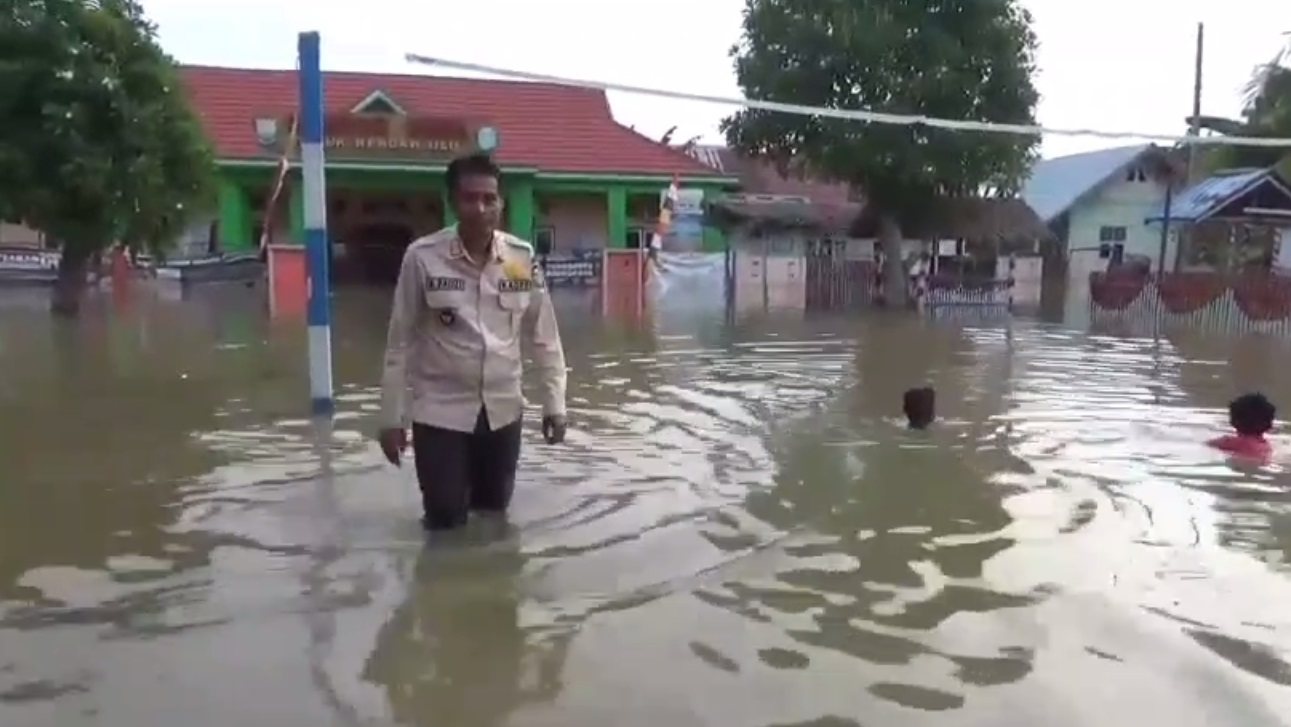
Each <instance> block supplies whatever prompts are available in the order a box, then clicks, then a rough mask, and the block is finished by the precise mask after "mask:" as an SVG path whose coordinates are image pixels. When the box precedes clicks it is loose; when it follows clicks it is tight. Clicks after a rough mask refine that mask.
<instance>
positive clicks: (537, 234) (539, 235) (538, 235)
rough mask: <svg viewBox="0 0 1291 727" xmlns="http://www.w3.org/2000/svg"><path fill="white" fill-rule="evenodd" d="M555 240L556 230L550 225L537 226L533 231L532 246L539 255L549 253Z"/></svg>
mask: <svg viewBox="0 0 1291 727" xmlns="http://www.w3.org/2000/svg"><path fill="white" fill-rule="evenodd" d="M555 242H556V230H555V229H553V228H551V227H538V228H535V229H534V231H533V246H534V249H535V250H536V251H537V253H538V254H539V255H550V254H551V249H552V247H553V246H554V245H555Z"/></svg>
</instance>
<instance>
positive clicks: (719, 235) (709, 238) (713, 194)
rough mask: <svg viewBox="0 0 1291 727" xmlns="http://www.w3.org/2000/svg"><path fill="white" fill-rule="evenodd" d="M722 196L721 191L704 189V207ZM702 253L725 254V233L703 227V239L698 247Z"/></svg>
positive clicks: (710, 226) (706, 226) (715, 228)
mask: <svg viewBox="0 0 1291 727" xmlns="http://www.w3.org/2000/svg"><path fill="white" fill-rule="evenodd" d="M721 194H722V190H720V189H714V188H712V187H708V188H705V189H704V206H705V208H707V206H708V204H709V203H711V202H712V201H714V200H715V199H716V198H717V197H718V196H720V195H721ZM700 249H701V250H703V251H704V252H726V233H724V232H722V231H721V230H720V229H718V228H717V227H715V226H713V225H704V239H703V242H702V243H701V245H700Z"/></svg>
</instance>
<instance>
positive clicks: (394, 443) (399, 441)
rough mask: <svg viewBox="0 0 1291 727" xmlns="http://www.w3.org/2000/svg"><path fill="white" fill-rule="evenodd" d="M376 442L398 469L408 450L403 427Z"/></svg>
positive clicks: (390, 429)
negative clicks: (404, 452)
mask: <svg viewBox="0 0 1291 727" xmlns="http://www.w3.org/2000/svg"><path fill="white" fill-rule="evenodd" d="M562 431H563V430H562ZM377 441H378V442H380V443H381V453H382V454H384V455H385V456H386V461H387V462H389V463H390V464H392V465H394V466H395V467H399V466H400V465H401V464H402V462H401V460H402V456H403V451H404V450H405V449H407V448H408V433H407V432H405V431H404V429H403V427H388V428H386V429H382V430H381V432H380V433H378V434H377Z"/></svg>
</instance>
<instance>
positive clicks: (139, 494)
mask: <svg viewBox="0 0 1291 727" xmlns="http://www.w3.org/2000/svg"><path fill="white" fill-rule="evenodd" d="M247 320H248V321H251V323H247V324H246V325H247V326H248V330H252V331H258V330H259V329H258V328H256V327H255V326H257V325H259V324H257V323H255V321H257V320H258V319H257V318H255V317H254V316H252V317H249V318H247ZM569 328H570V331H571V332H570V333H569V334H568V336H569V339H570V340H569V342H568V348H569V354H568V358H569V360H570V363H571V367H572V371H571V375H570V392H569V400H570V408H571V417H572V418H573V420H574V423H575V425H576V426H575V429H574V430H573V431H572V432H571V435H570V439H569V442H568V443H567V444H566V445H565V446H562V447H554V448H553V447H545V446H543V445H542V444H541V443H540V442H539V437H538V432H537V424H536V422H535V421H533V420H534V419H536V417H530V419H529V420H528V421H527V423H526V445H525V451H524V454H523V458H522V472H521V477H520V483H519V489H518V493H517V497H516V502H515V503H514V506H513V511H512V516H511V518H510V522H509V523H497V522H489V521H487V520H481V521H479V522H476V523H473V524H472V525H471V527H469V528H468V529H467V530H466V531H464V532H461V533H455V534H451V535H448V536H445V537H437V538H434V539H432V541H431V542H430V543H429V544H428V545H427V544H426V542H425V538H424V536H423V535H422V533H421V531H420V528H419V526H418V524H417V517H418V515H419V513H418V512H417V511H416V507H417V503H418V497H417V495H416V492H415V483H414V482H413V480H412V474H411V472H409V471H407V469H406V468H405V469H403V470H395V469H393V468H390V467H388V466H386V465H384V464H383V463H382V462H381V460H380V456H379V454H378V453H377V451H376V449H375V447H374V445H373V444H372V443H371V440H370V433H371V430H372V427H373V426H374V422H375V416H376V412H377V410H378V409H379V395H378V392H377V391H376V390H375V389H374V388H373V386H372V385H371V378H372V368H373V366H374V362H375V361H376V360H377V353H376V352H375V348H376V347H378V346H379V345H380V343H381V342H380V337H379V335H374V334H373V333H371V330H370V329H371V326H370V321H368V320H366V319H364V320H357V321H354V322H352V324H350V325H347V324H345V323H344V321H342V325H341V327H340V329H339V330H338V336H339V340H338V341H337V351H338V359H337V370H338V372H339V375H340V377H341V379H342V384H341V387H340V393H339V396H338V406H339V408H340V412H339V414H338V416H337V417H336V419H335V420H334V421H333V422H332V423H330V424H329V425H326V426H322V425H318V424H315V423H312V422H310V421H307V420H303V419H298V418H293V417H291V416H288V414H290V413H291V412H293V411H295V410H296V404H295V399H294V398H293V397H294V396H296V395H297V394H298V393H299V391H302V390H303V387H302V386H301V385H300V382H299V379H298V377H296V376H295V375H294V374H292V373H285V372H290V371H292V370H293V369H292V367H293V366H294V364H291V363H289V362H290V361H298V360H299V357H300V356H303V353H302V351H303V342H302V341H301V340H300V339H299V337H297V336H295V335H294V334H281V333H272V332H267V333H264V334H263V335H262V337H260V338H255V336H254V335H253V336H251V337H249V338H247V339H246V340H243V341H235V342H234V343H236V344H237V345H232V344H230V343H229V342H228V341H224V342H223V343H221V345H220V346H218V347H215V348H213V349H211V350H208V351H207V354H206V356H207V357H206V358H198V357H193V358H185V357H187V356H188V355H189V351H190V349H191V348H192V346H191V345H188V344H184V343H182V342H180V343H178V344H176V345H175V346H174V349H173V350H171V349H164V348H163V347H164V346H166V345H167V343H166V341H167V340H168V339H167V337H166V336H164V335H154V336H150V338H149V341H150V344H149V345H150V346H152V350H153V351H154V354H155V355H156V356H158V357H160V360H161V361H163V362H165V364H164V365H166V366H169V367H172V368H175V367H179V366H181V364H178V363H176V361H179V360H181V359H182V367H183V369H184V370H186V371H188V372H190V377H191V378H190V379H188V381H190V382H195V383H193V385H192V386H189V390H188V392H187V394H186V395H185V396H184V397H179V396H177V395H175V393H174V392H172V391H170V390H167V391H166V392H158V393H157V394H156V395H155V396H152V395H145V397H144V398H143V399H140V400H138V401H136V402H135V404H134V406H135V409H133V410H132V411H135V412H137V414H135V416H134V419H133V421H131V424H132V425H133V429H132V431H131V432H130V436H128V437H127V436H124V435H122V434H114V433H113V432H112V431H111V430H110V429H105V428H103V426H102V424H101V422H103V421H106V419H107V417H109V416H112V415H113V411H115V412H117V413H119V412H120V411H121V410H120V409H119V408H118V409H114V410H112V411H108V410H104V411H98V412H91V414H92V416H89V415H87V420H88V421H93V422H98V423H99V424H98V427H99V429H98V430H97V431H101V432H105V433H106V434H108V435H110V436H108V437H107V439H106V440H105V441H104V443H103V444H102V445H99V444H95V442H98V441H99V440H97V439H94V438H93V437H87V436H82V434H81V433H80V430H78V429H77V427H78V426H83V425H79V424H78V423H77V422H78V421H81V420H77V419H74V418H73V419H69V418H68V417H67V416H60V415H58V414H57V413H55V414H50V415H49V416H48V422H49V423H48V424H45V423H44V421H45V420H42V419H41V418H40V417H39V416H36V415H35V414H34V412H38V411H41V410H40V409H39V408H38V407H36V406H35V405H34V404H32V405H28V404H25V403H24V402H23V400H22V399H21V396H20V393H21V392H20V391H19V390H18V389H13V390H11V391H10V392H9V394H7V396H8V397H10V398H13V399H14V401H15V402H16V403H15V404H14V408H13V411H15V412H25V414H23V415H24V416H27V417H28V419H27V425H28V426H27V428H26V430H24V434H20V435H19V439H18V440H14V441H15V442H16V444H13V443H6V446H7V447H8V448H7V449H6V450H5V451H6V454H7V456H9V457H10V460H11V461H14V462H16V464H17V468H16V469H15V470H13V471H17V472H19V473H21V474H20V477H19V481H18V482H16V483H15V484H14V486H13V487H8V486H7V488H6V492H20V493H21V494H20V495H18V496H16V497H13V499H11V500H6V501H5V503H4V504H5V507H4V508H0V513H6V514H7V515H8V516H9V517H10V518H12V519H13V520H12V523H9V524H5V526H4V527H0V545H3V548H0V554H2V555H0V574H3V575H4V576H5V580H4V581H3V585H0V589H3V590H0V644H3V647H2V648H0V721H3V722H4V723H5V724H10V723H12V724H22V725H34V726H41V725H55V724H57V725H59V726H60V727H61V726H62V725H66V724H73V723H78V722H77V718H76V717H71V718H67V717H66V715H67V714H69V712H67V711H66V710H67V709H71V710H72V712H70V714H80V715H82V718H83V720H91V719H93V720H96V721H94V723H95V724H123V725H124V724H137V723H138V722H139V721H140V720H142V719H146V718H148V717H157V716H162V717H166V716H173V715H179V714H193V713H195V711H197V710H201V713H203V714H210V715H212V717H213V718H214V716H216V715H218V716H219V718H220V719H221V720H222V721H229V720H235V719H240V718H245V719H246V721H247V722H248V723H257V724H267V723H270V722H272V723H274V724H284V725H293V724H301V725H305V724H310V725H318V724H346V725H350V724H399V725H413V724H423V723H425V721H426V720H432V719H433V720H435V721H436V722H437V723H443V724H473V725H482V726H483V725H492V724H496V725H501V724H503V723H507V724H514V725H556V724H560V725H570V724H604V723H607V722H611V721H612V722H613V723H615V724H627V725H635V724H641V725H645V724H656V723H659V722H660V721H661V720H669V721H671V722H672V723H674V724H678V725H710V724H723V725H750V726H755V725H756V726H758V727H761V726H764V725H833V724H839V725H842V724H877V723H883V722H888V721H895V720H905V721H910V722H913V723H915V724H938V725H942V724H948V725H959V724H963V725H975V724H985V723H988V722H990V723H993V724H995V723H1001V724H1018V723H1022V722H1024V721H1036V720H1040V719H1044V720H1045V721H1048V722H1052V721H1054V720H1057V721H1058V722H1059V723H1062V724H1068V723H1069V724H1073V725H1076V724H1081V725H1083V724H1094V723H1103V722H1115V723H1120V722H1130V721H1140V720H1143V719H1157V720H1169V721H1172V722H1173V723H1176V724H1181V725H1194V724H1196V725H1201V724H1211V723H1213V722H1214V721H1222V722H1225V723H1233V724H1239V723H1240V724H1243V725H1280V724H1286V723H1287V722H1284V721H1283V720H1282V718H1280V717H1279V716H1278V715H1282V714H1289V713H1291V711H1288V708H1291V701H1289V700H1291V696H1288V693H1287V692H1285V691H1284V689H1283V687H1285V686H1287V685H1288V684H1291V667H1289V666H1288V662H1287V650H1288V649H1289V648H1291V637H1289V636H1288V634H1289V633H1291V631H1288V629H1289V628H1291V624H1289V623H1288V619H1287V617H1286V616H1285V615H1284V611H1285V609H1283V608H1282V604H1283V603H1285V602H1286V601H1287V599H1288V597H1291V588H1288V584H1287V579H1286V573H1287V565H1286V562H1287V556H1288V553H1289V552H1291V551H1289V550H1288V546H1289V544H1291V515H1289V510H1288V505H1289V503H1291V498H1289V497H1288V495H1287V494H1286V493H1287V491H1288V490H1287V484H1288V482H1287V476H1288V475H1287V467H1286V464H1285V462H1277V463H1274V464H1272V465H1270V466H1267V467H1250V466H1245V465H1240V464H1237V463H1233V462H1228V461H1225V460H1224V459H1223V458H1221V457H1218V456H1217V455H1216V454H1215V453H1214V452H1211V451H1210V450H1208V449H1206V448H1205V447H1204V446H1202V444H1201V443H1202V442H1203V441H1204V440H1205V439H1206V438H1207V437H1208V436H1210V435H1211V434H1212V433H1213V432H1214V431H1215V430H1216V429H1217V428H1218V427H1219V425H1220V424H1222V420H1223V415H1222V410H1221V408H1222V406H1223V404H1224V402H1225V401H1226V399H1227V398H1228V397H1229V396H1231V394H1232V393H1233V392H1234V391H1236V390H1237V389H1239V388H1261V389H1263V390H1265V391H1267V392H1268V393H1270V395H1272V396H1273V397H1274V398H1275V399H1277V400H1280V401H1284V402H1285V401H1291V379H1288V378H1287V376H1288V375H1287V374H1284V373H1282V371H1283V369H1282V368H1281V367H1279V366H1276V365H1271V364H1270V365H1265V364H1263V363H1261V361H1262V360H1263V359H1265V358H1268V359H1270V360H1271V359H1274V358H1276V357H1279V356H1284V355H1285V351H1282V350H1281V349H1280V348H1279V347H1278V345H1276V344H1274V343H1272V342H1268V341H1260V340H1244V341H1239V342H1234V341H1218V340H1206V339H1202V340H1198V339H1183V338H1181V339H1174V340H1165V339H1161V340H1151V339H1131V338H1119V337H1113V336H1106V335H1098V334H1088V335H1086V334H1076V333H1073V332H1070V331H1064V330H1061V329H1056V328H1050V327H1046V326H1041V325H1034V324H1027V323H1022V322H1015V323H1013V324H1012V325H1008V326H1002V325H992V326H973V325H972V324H963V323H952V324H929V323H927V322H923V321H911V320H903V319H898V318H894V317H877V318H874V319H867V320H861V321H810V320H807V321H797V322H793V321H778V322H776V323H775V324H774V325H771V324H766V325H764V326H761V327H758V326H744V327H742V328H741V327H735V328H723V327H722V326H720V325H717V326H712V325H709V324H704V325H699V324H696V325H695V327H694V330H696V331H699V332H698V333H695V334H693V335H670V336H667V337H663V336H653V337H652V336H650V335H649V334H648V332H646V333H643V332H639V331H637V332H633V331H624V330H623V329H616V328H613V327H609V326H605V325H599V324H598V325H594V324H590V323H589V324H588V325H587V326H586V327H585V328H582V329H580V328H577V327H574V326H570V327H569ZM160 330H161V331H163V332H165V331H167V330H169V329H167V328H164V327H163V328H161V329H160ZM256 335H260V334H256ZM90 350H96V349H90ZM163 350H164V353H157V352H158V351H163ZM100 355H102V354H100ZM292 357H296V358H294V359H293V358H292ZM1279 360H1280V359H1279ZM14 361H15V362H16V363H15V365H18V364H21V363H22V359H21V358H17V359H14ZM239 367H241V368H239ZM104 369H106V370H107V373H105V372H104ZM127 369H128V367H127ZM15 371H16V373H15V374H14V376H15V377H22V376H25V377H28V378H27V379H26V380H28V381H29V382H30V387H28V388H29V389H30V390H31V391H32V392H43V393H40V394H39V395H40V396H42V397H45V399H43V401H44V402H45V404H44V405H45V406H46V407H47V408H50V409H51V410H52V411H53V412H59V411H63V410H61V409H59V407H62V406H64V404H62V403H59V401H57V400H54V399H50V398H49V397H50V396H51V395H50V394H49V393H48V392H50V391H52V390H54V389H51V388H50V387H51V386H52V384H49V383H48V381H55V382H56V381H60V380H63V379H66V381H67V382H68V383H66V384H64V385H66V386H73V387H79V389H80V390H83V391H87V392H90V391H110V390H112V387H113V386H115V383H114V382H116V381H118V380H119V379H120V377H121V376H124V375H125V374H123V373H120V372H119V371H118V369H113V368H111V367H110V366H106V365H105V366H104V367H102V368H100V369H98V370H96V369H94V368H92V367H89V368H85V367H82V368H78V369H76V371H75V372H69V371H68V370H61V371H60V370H56V367H53V368H51V367H45V368H44V369H32V370H31V371H30V372H27V369H21V370H19V369H15ZM239 372H242V373H239ZM129 375H131V376H136V375H137V374H136V373H134V372H133V371H129ZM87 376H99V377H101V378H99V379H87V378H85V377H87ZM60 377H62V378H61V379H60ZM68 377H71V378H68ZM41 382H46V383H41ZM924 383H931V384H932V385H934V386H935V387H936V388H937V390H938V392H939V409H940V413H941V415H942V421H941V422H940V423H939V424H938V426H937V427H935V428H934V429H933V430H931V431H929V432H926V433H911V432H908V431H905V430H904V429H903V428H902V427H901V425H900V421H899V403H900V392H901V390H903V389H904V388H907V387H909V386H914V385H920V384H924ZM139 391H143V392H145V394H146V392H147V391H148V389H140V390H139ZM293 392H295V393H293ZM15 397H16V398H15ZM87 401H89V400H84V399H83V400H81V402H80V405H79V406H80V409H79V410H73V409H67V410H66V411H81V410H84V409H85V408H86V407H90V408H92V407H93V406H96V405H95V404H93V403H88V404H87V403H86V402H87ZM109 405H111V406H117V405H116V404H115V403H112V400H111V399H109V400H108V403H105V404H104V406H109ZM66 406H71V404H70V403H69V404H67V405H66ZM154 411H155V413H153V412H154ZM7 416H14V415H13V414H8V413H6V414H0V418H2V417H7ZM56 424H57V425H59V426H62V427H64V428H65V429H67V430H68V431H67V433H66V437H75V439H74V441H77V442H85V443H87V444H86V445H85V446H86V447H87V448H88V449H87V450H86V451H84V452H83V453H82V454H81V456H80V457H79V458H78V459H77V460H76V461H70V460H60V459H59V458H58V457H49V456H47V455H43V454H42V455H39V456H38V454H39V453H42V452H48V450H47V449H43V448H42V445H41V444H40V443H41V442H42V441H44V439H42V436H47V433H48V431H49V429H48V427H53V426H55V425H56ZM42 427H46V429H44V430H42ZM6 431H8V429H6ZM42 431H43V432H45V434H42ZM66 437H65V438H66ZM1288 444H1291V442H1288V441H1286V440H1284V439H1279V445H1280V446H1281V447H1282V448H1283V449H1287V450H1288V451H1291V448H1288V447H1287V445H1288ZM90 460H93V461H96V462H97V468H94V469H87V468H86V466H85V464H84V463H85V462H86V461H90ZM0 496H2V495H0ZM78 498H79V499H78ZM68 502H78V503H80V504H79V505H76V506H75V507H74V510H75V512H76V513H77V515H76V519H75V520H69V519H68V517H67V513H68V510H67V507H68V505H67V504H66V503H68ZM0 516H2V515H0ZM22 520H25V521H29V522H43V523H53V525H51V526H50V527H48V528H45V529H33V528H27V527H24V526H21V525H18V524H17V523H18V522H20V521H22ZM46 531H48V532H46ZM109 662H111V663H112V665H113V666H114V667H115V668H113V669H108V668H107V667H108V663H109ZM69 665H75V668H70V667H69ZM159 683H166V684H169V685H170V687H169V688H167V689H155V688H147V687H145V686H144V685H146V684H159ZM1087 695H1098V696H1097V697H1096V698H1094V699H1090V698H1088V696H1087ZM230 697H232V698H231V699H230ZM268 705H276V706H268ZM1055 715H1058V716H1055ZM68 719H70V720H71V721H70V722H69V721H67V720H68ZM85 723H86V724H89V723H90V722H89V721H85Z"/></svg>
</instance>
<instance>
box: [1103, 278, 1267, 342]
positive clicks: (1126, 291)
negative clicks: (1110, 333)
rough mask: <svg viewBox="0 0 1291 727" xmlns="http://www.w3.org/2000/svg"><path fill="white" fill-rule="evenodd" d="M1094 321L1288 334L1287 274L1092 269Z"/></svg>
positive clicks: (1232, 331)
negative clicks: (1155, 272) (1150, 272)
mask: <svg viewBox="0 0 1291 727" xmlns="http://www.w3.org/2000/svg"><path fill="white" fill-rule="evenodd" d="M1089 298H1090V306H1091V309H1092V310H1091V312H1092V315H1093V317H1094V318H1095V320H1100V319H1101V320H1109V319H1118V320H1124V321H1127V322H1129V323H1132V324H1136V325H1149V326H1168V327H1190V328H1197V329H1202V330H1209V331H1224V332H1231V333H1246V332H1260V333H1271V334H1276V335H1281V336H1287V335H1291V276H1287V275H1283V274H1280V273H1276V272H1273V273H1270V272H1263V271H1261V272H1251V273H1239V274H1234V275H1228V274H1223V273H1211V272H1189V273H1166V274H1165V275H1149V274H1146V273H1142V272H1138V271H1130V270H1126V271H1113V272H1106V273H1093V274H1092V275H1090V277H1089Z"/></svg>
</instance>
